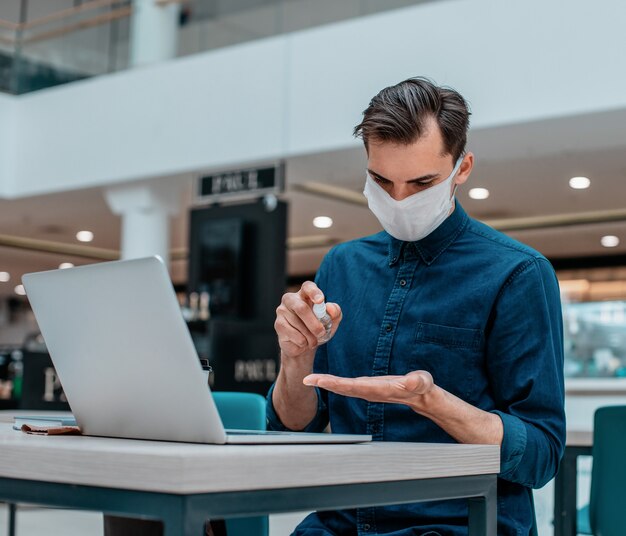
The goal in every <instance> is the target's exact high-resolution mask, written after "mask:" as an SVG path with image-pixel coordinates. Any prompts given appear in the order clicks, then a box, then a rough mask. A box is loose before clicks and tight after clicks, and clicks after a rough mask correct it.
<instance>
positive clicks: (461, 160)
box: [450, 153, 465, 199]
mask: <svg viewBox="0 0 626 536" xmlns="http://www.w3.org/2000/svg"><path fill="white" fill-rule="evenodd" d="M464 158H465V153H461V156H459V159H458V160H457V161H456V164H455V166H454V167H455V169H456V171H455V170H454V169H453V170H452V173H453V175H452V180H454V177H456V174H457V173H458V172H459V170H460V169H461V164H462V163H463V159H464ZM458 189H459V185H458V184H455V185H454V190H452V197H451V198H450V199H454V197H455V196H456V191H457V190H458Z"/></svg>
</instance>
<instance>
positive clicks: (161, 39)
mask: <svg viewBox="0 0 626 536" xmlns="http://www.w3.org/2000/svg"><path fill="white" fill-rule="evenodd" d="M179 13H180V5H179V4H176V3H174V4H158V3H157V0H133V13H132V16H131V23H130V64H131V66H133V67H137V66H139V65H147V64H149V63H154V62H157V61H163V60H168V59H170V58H174V57H176V51H177V48H178V27H179Z"/></svg>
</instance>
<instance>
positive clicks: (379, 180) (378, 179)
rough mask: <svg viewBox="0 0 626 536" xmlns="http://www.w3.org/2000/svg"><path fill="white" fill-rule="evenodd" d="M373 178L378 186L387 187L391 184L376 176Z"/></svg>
mask: <svg viewBox="0 0 626 536" xmlns="http://www.w3.org/2000/svg"><path fill="white" fill-rule="evenodd" d="M372 178H373V179H374V181H375V182H376V183H377V184H380V185H381V186H385V185H386V184H389V181H388V180H387V179H381V178H380V177H377V176H376V175H372Z"/></svg>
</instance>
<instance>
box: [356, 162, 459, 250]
mask: <svg viewBox="0 0 626 536" xmlns="http://www.w3.org/2000/svg"><path fill="white" fill-rule="evenodd" d="M461 162H463V156H460V157H459V159H458V160H457V161H456V164H455V166H454V169H453V170H452V173H450V176H449V177H448V178H447V179H446V180H444V181H442V182H440V183H439V184H436V185H435V186H431V187H430V188H428V189H427V190H424V191H423V192H418V193H416V194H413V195H410V196H409V197H406V198H405V199H402V200H400V201H396V200H395V199H393V198H392V197H391V196H390V195H389V194H388V193H387V192H386V191H385V190H384V189H383V188H382V187H381V186H380V185H379V184H377V183H376V181H374V180H373V179H372V177H370V174H369V173H367V177H366V179H365V190H363V194H364V195H365V197H367V204H368V206H369V208H370V210H371V211H372V212H373V213H374V216H376V217H377V218H378V221H379V222H380V224H381V225H382V226H383V229H385V231H387V232H388V233H389V234H390V235H391V236H393V237H394V238H397V239H398V240H404V241H405V242H415V241H416V240H421V239H422V238H424V237H426V236H428V235H429V234H430V233H432V232H433V231H434V230H435V229H436V228H437V227H439V226H440V225H441V224H442V223H443V221H444V220H445V219H446V218H447V217H448V215H449V214H450V211H451V210H452V204H453V199H454V192H452V195H451V194H450V189H451V188H450V185H451V183H452V179H454V176H455V175H456V173H457V171H458V170H459V167H460V166H461ZM455 191H456V187H455Z"/></svg>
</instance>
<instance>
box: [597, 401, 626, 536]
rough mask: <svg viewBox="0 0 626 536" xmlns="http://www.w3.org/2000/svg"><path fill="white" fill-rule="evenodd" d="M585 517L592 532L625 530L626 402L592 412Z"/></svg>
mask: <svg viewBox="0 0 626 536" xmlns="http://www.w3.org/2000/svg"><path fill="white" fill-rule="evenodd" d="M589 518H590V519H589V521H590V524H591V530H592V532H593V534H601V535H602V536H623V535H624V534H626V532H625V531H626V528H625V527H626V406H609V407H604V408H599V409H597V410H596V412H595V416H594V425H593V467H592V469H591V498H590V501H589Z"/></svg>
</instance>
